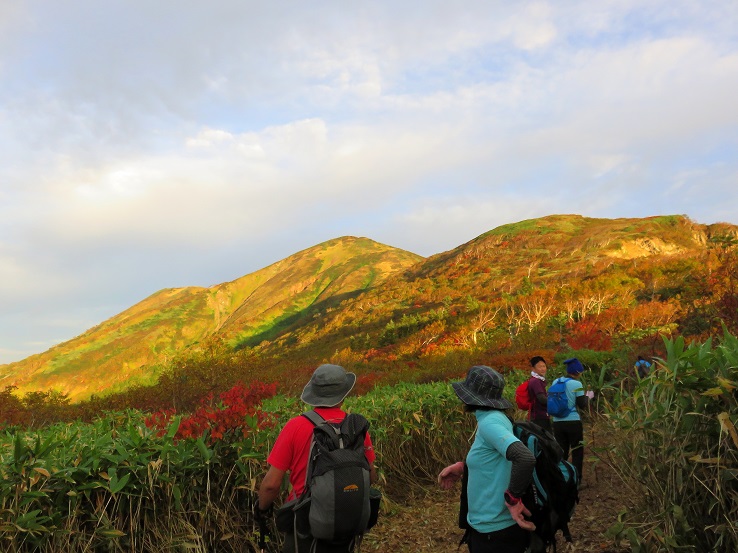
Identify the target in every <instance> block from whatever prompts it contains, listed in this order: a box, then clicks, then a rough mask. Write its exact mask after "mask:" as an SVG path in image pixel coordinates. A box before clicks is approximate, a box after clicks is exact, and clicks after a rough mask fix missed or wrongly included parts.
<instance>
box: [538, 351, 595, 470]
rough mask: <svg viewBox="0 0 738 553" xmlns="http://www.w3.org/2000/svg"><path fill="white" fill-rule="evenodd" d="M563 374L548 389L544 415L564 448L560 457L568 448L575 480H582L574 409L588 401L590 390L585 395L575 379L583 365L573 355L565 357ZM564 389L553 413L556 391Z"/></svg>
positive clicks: (581, 450)
mask: <svg viewBox="0 0 738 553" xmlns="http://www.w3.org/2000/svg"><path fill="white" fill-rule="evenodd" d="M564 364H565V365H566V374H567V376H562V377H559V378H557V379H556V380H554V381H553V382H552V383H551V387H550V388H549V389H548V401H549V403H548V414H549V415H550V416H551V422H552V425H553V433H554V436H556V441H557V442H559V445H560V446H561V449H563V450H564V459H568V458H569V451H571V463H572V465H574V468H576V469H577V479H578V480H579V482H581V481H582V469H583V467H584V427H583V426H582V418H581V417H580V416H579V411H578V409H585V408H586V407H587V403H588V401H589V400H590V399H591V398H592V397H594V392H592V391H588V392H587V393H586V394H585V392H584V388H583V387H582V383H581V382H579V379H580V377H581V376H582V373H583V372H584V367H583V366H582V363H581V362H580V361H579V359H577V358H576V357H573V358H571V359H566V360H565V361H564ZM560 388H563V389H564V392H565V395H564V397H563V401H564V403H563V405H562V409H561V410H559V411H558V412H557V409H556V407H554V404H555V402H556V397H557V396H558V395H559V392H558V390H559V389H560Z"/></svg>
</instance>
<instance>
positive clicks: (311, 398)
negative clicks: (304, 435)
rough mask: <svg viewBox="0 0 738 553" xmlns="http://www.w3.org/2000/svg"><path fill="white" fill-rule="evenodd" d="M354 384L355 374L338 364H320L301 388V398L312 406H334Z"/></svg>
mask: <svg viewBox="0 0 738 553" xmlns="http://www.w3.org/2000/svg"><path fill="white" fill-rule="evenodd" d="M354 384H356V375H355V374H354V373H350V372H346V369H344V368H343V367H341V366H339V365H329V364H325V365H321V366H320V367H318V368H317V369H315V372H314V373H313V376H311V377H310V381H309V382H308V383H307V384H305V388H304V389H303V390H302V396H300V397H301V399H302V401H304V402H305V403H307V404H308V405H312V406H313V407H334V406H335V405H338V404H339V403H341V402H342V401H343V400H344V398H345V397H346V396H347V395H348V393H349V392H350V391H351V388H353V387H354Z"/></svg>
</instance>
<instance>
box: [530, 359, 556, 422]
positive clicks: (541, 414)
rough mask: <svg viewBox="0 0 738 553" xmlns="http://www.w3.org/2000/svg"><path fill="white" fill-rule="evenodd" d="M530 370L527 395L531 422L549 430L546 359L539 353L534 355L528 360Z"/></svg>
mask: <svg viewBox="0 0 738 553" xmlns="http://www.w3.org/2000/svg"><path fill="white" fill-rule="evenodd" d="M530 366H531V367H532V369H533V370H532V371H531V373H530V379H529V380H528V397H529V398H530V404H531V407H530V415H529V418H530V420H531V422H534V423H536V424H537V425H538V426H540V427H541V428H543V429H545V430H549V431H550V430H551V419H550V418H549V417H548V411H547V410H546V407H547V404H548V394H547V393H546V372H547V371H548V365H546V360H545V359H544V358H543V357H541V356H540V355H536V356H535V357H533V358H532V359H531V360H530Z"/></svg>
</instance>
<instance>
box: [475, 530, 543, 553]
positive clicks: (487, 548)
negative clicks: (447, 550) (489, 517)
mask: <svg viewBox="0 0 738 553" xmlns="http://www.w3.org/2000/svg"><path fill="white" fill-rule="evenodd" d="M529 541H530V533H529V532H528V531H527V530H523V529H522V528H521V527H520V526H518V525H517V524H513V525H512V526H508V527H507V528H504V529H503V530H498V531H497V532H489V533H488V534H482V533H481V532H477V531H476V530H475V529H474V528H471V529H470V535H469V553H523V552H524V551H525V550H526V549H527V548H528V543H529Z"/></svg>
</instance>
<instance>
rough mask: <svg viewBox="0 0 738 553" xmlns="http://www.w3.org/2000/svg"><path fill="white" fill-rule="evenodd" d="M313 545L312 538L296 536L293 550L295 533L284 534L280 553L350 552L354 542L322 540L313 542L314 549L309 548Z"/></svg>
mask: <svg viewBox="0 0 738 553" xmlns="http://www.w3.org/2000/svg"><path fill="white" fill-rule="evenodd" d="M312 546H313V538H312V537H307V538H300V537H298V538H297V550H295V535H294V534H285V535H284V544H282V553H311V552H314V553H351V551H353V550H354V542H353V541H351V542H346V543H340V544H334V543H327V542H324V541H317V542H316V543H315V549H311V547H312Z"/></svg>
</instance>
